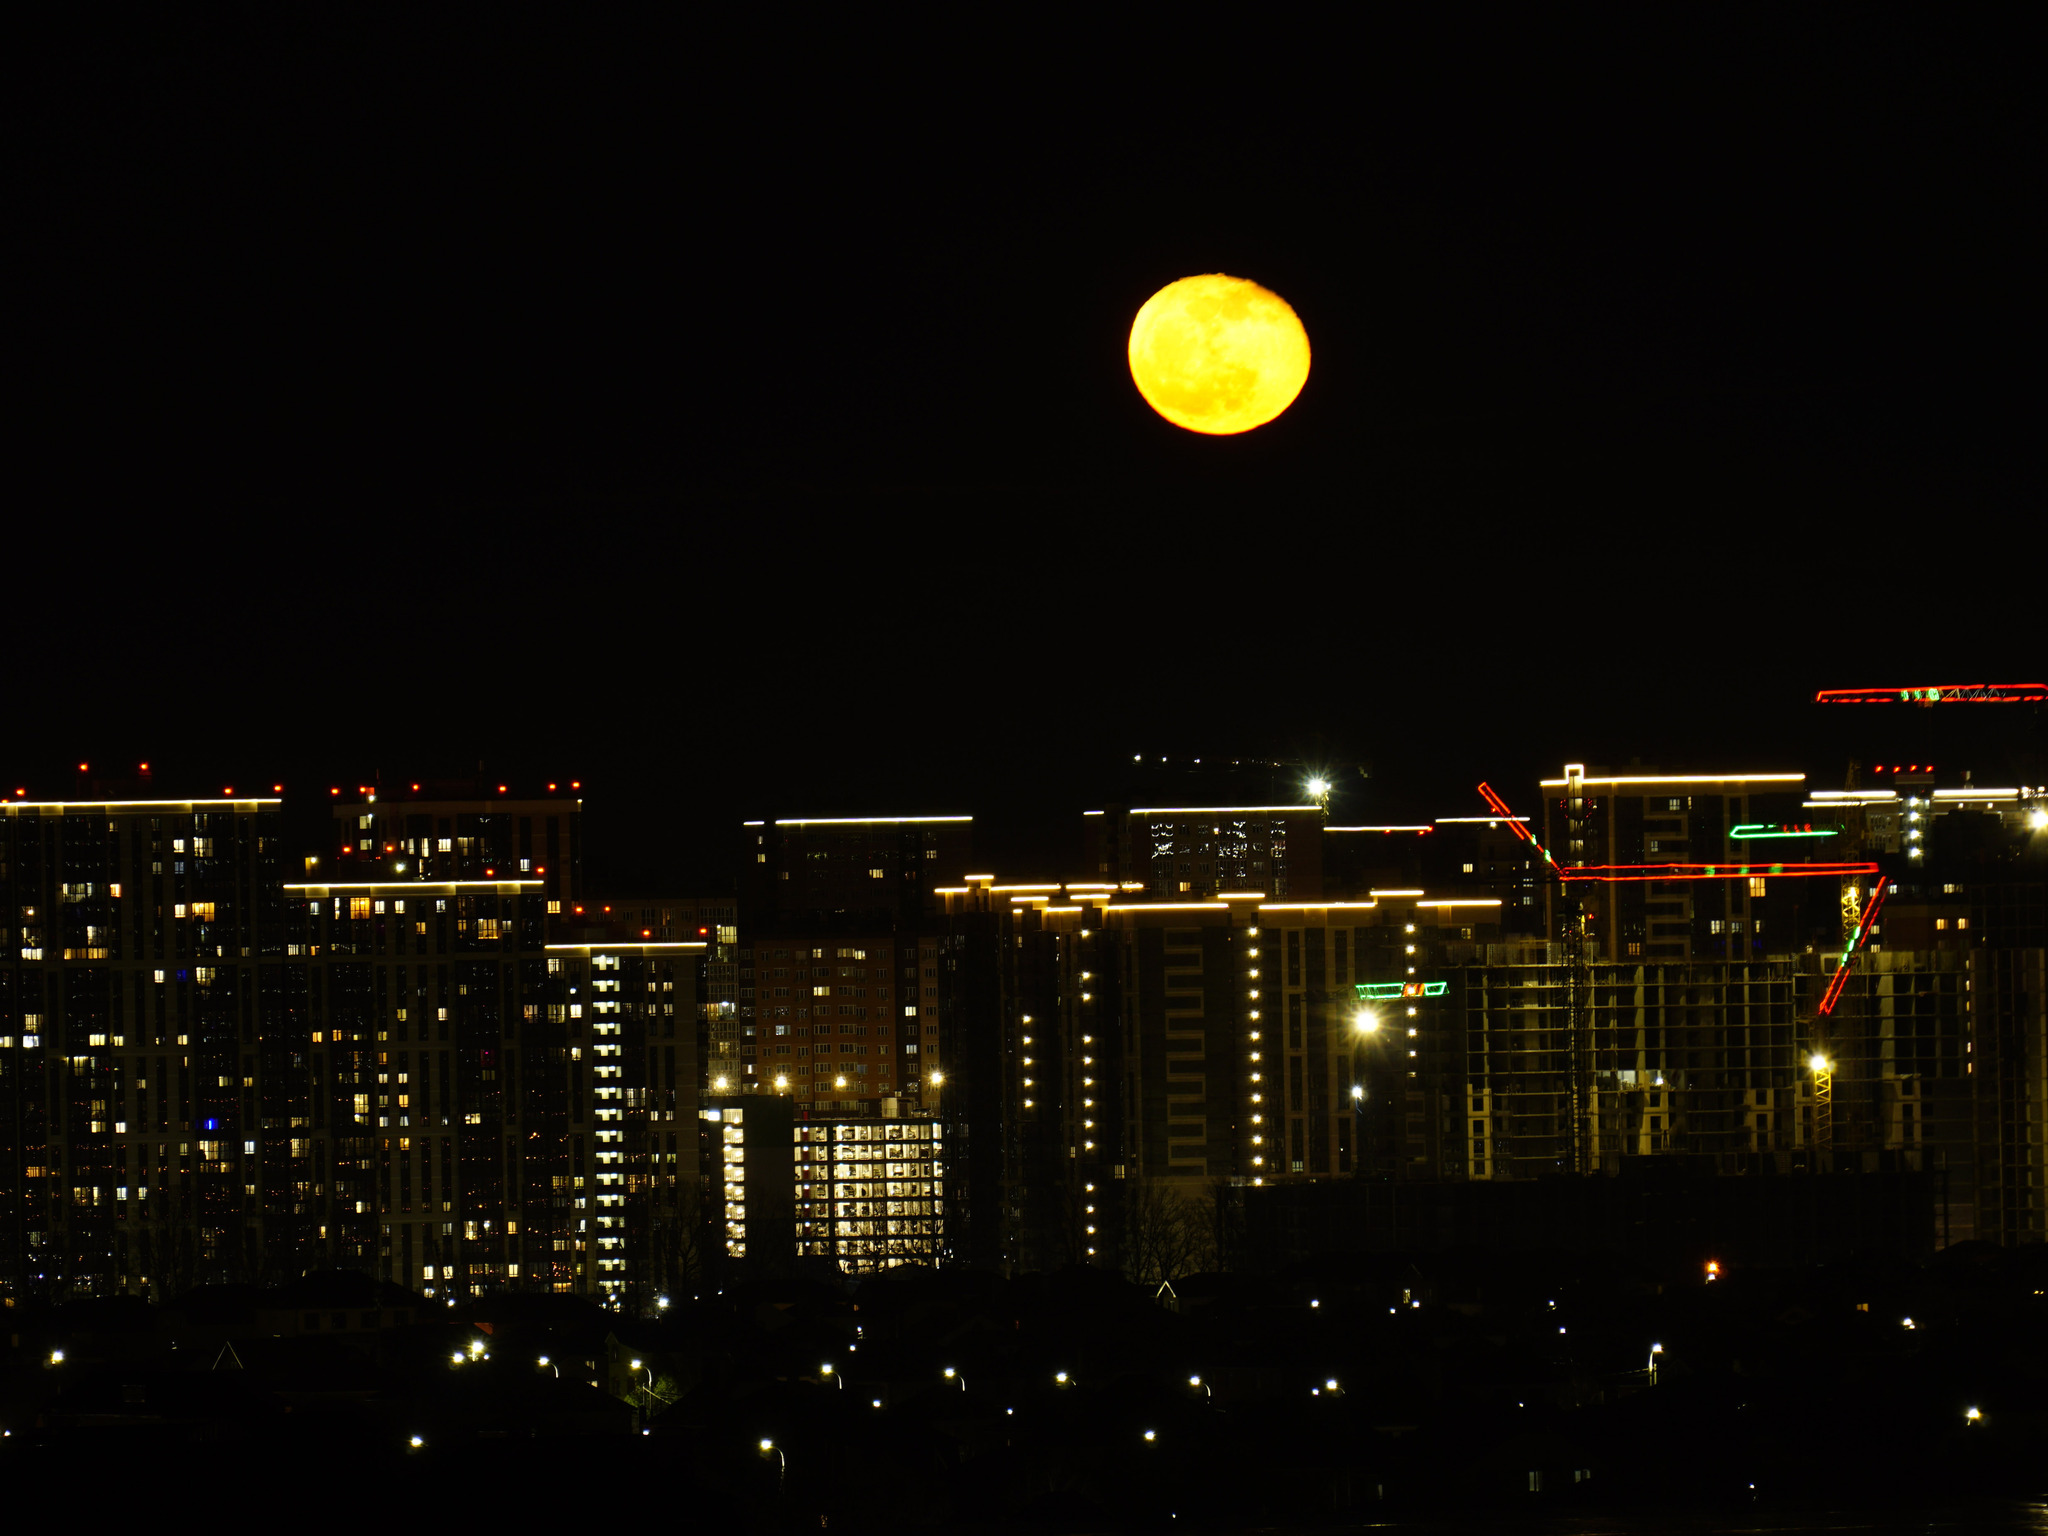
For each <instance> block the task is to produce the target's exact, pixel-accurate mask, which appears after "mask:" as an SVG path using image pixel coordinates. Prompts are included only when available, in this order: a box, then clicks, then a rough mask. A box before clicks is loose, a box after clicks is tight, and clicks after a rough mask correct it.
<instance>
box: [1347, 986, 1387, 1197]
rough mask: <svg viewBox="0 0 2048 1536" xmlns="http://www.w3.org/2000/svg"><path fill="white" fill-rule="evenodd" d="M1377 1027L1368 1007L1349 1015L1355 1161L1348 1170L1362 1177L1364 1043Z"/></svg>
mask: <svg viewBox="0 0 2048 1536" xmlns="http://www.w3.org/2000/svg"><path fill="white" fill-rule="evenodd" d="M1379 1031H1380V1016H1379V1015H1378V1014H1376V1013H1374V1012H1373V1011H1372V1010H1371V1009H1370V1008H1361V1009H1359V1010H1358V1012H1356V1013H1354V1014H1353V1015H1351V1141H1352V1145H1353V1147H1354V1148H1355V1149H1356V1150H1355V1151H1354V1152H1353V1153H1352V1156H1353V1157H1354V1158H1355V1159H1356V1161H1355V1162H1354V1163H1353V1165H1352V1172H1353V1173H1354V1174H1355V1175H1356V1176H1358V1177H1360V1178H1363V1177H1365V1173H1366V1166H1367V1158H1366V1135H1367V1131H1366V1124H1365V1047H1366V1043H1367V1042H1368V1041H1370V1040H1372V1039H1374V1038H1375V1037H1376V1036H1377V1035H1378V1034H1379Z"/></svg>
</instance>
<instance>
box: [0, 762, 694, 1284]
mask: <svg viewBox="0 0 2048 1536" xmlns="http://www.w3.org/2000/svg"><path fill="white" fill-rule="evenodd" d="M0 816H4V823H0V882H4V886H5V895H6V898H7V911H8V913H9V916H10V918H11V919H13V921H11V922H10V923H9V925H8V926H9V931H8V933H7V935H6V937H7V939H8V941H9V942H8V949H9V951H10V952H9V954H8V957H7V964H6V965H5V967H4V969H0V994H4V995H0V1008H4V1017H0V1103H4V1106H5V1110H6V1112H7V1114H8V1117H9V1120H10V1123H11V1129H12V1131H13V1135H12V1136H11V1137H10V1138H9V1140H8V1144H7V1147H6V1150H5V1151H0V1202H4V1207H5V1223H4V1228H0V1285H4V1286H5V1287H6V1288H7V1289H8V1290H9V1291H10V1292H13V1293H21V1292H40V1293H44V1294H54V1295H60V1296H67V1295H106V1294H114V1293H121V1292H127V1293H131V1294H159V1295H160V1294H163V1293H164V1292H165V1291H176V1290H182V1289H185V1288H187V1287H189V1286H191V1285H194V1284H198V1283H203V1282H220V1281H229V1280H236V1281H253V1280H263V1279H277V1278H286V1277H290V1276H293V1275H297V1274H300V1273H303V1272H305V1271H307V1270H310V1269H317V1268H323V1267H328V1266H341V1267H347V1268H356V1269H361V1270H365V1271H367V1272H369V1273H371V1274H374V1275H376V1276H378V1277H379V1278H383V1279H389V1280H394V1281H397V1282H399V1283H402V1284H406V1285H411V1286H422V1287H428V1288H432V1289H433V1290H434V1291H435V1292H436V1293H437V1294H444V1295H464V1294H468V1293H470V1292H471V1291H473V1290H476V1289H479V1288H483V1287H492V1286H514V1287H519V1288H540V1289H552V1290H573V1291H584V1292H589V1293H593V1294H610V1295H619V1294H621V1293H622V1292H623V1290H624V1287H625V1283H626V1276H627V1270H628V1267H629V1264H630V1261H631V1259H632V1257H633V1255H634V1253H635V1252H636V1251H637V1250H636V1245H638V1244H641V1243H642V1242H643V1236H644V1235H645V1234H650V1233H652V1232H653V1231H654V1230H655V1229H656V1228H658V1227H659V1226H660V1225H661V1223H662V1221H664V1220H666V1219H668V1218H667V1217H666V1216H664V1215H663V1214H662V1212H663V1211H664V1210H665V1209H666V1208H667V1207H668V1205H669V1204H672V1202H668V1201H665V1200H664V1199H663V1197H662V1195H661V1193H660V1192H661V1191H663V1190H665V1189H667V1188H668V1187H670V1186H671V1185H673V1184H675V1183H677V1182H678V1181H683V1182H687V1181H689V1180H691V1179H692V1177H693V1175H694V1169H693V1168H691V1167H688V1166H686V1165H685V1164H684V1163H683V1162H681V1161H680V1160H679V1157H680V1154H681V1152H682V1151H683V1150H684V1149H682V1148H681V1147H679V1146H675V1145H670V1144H669V1143H668V1140H667V1139H666V1138H667V1137H668V1136H669V1135H670V1133H668V1132H657V1131H655V1130H650V1129H649V1127H650V1126H651V1125H653V1124H654V1123H655V1122H656V1121H661V1122H662V1123H665V1122H666V1119H667V1117H670V1116H672V1115H673V1114H674V1113H675V1110H676V1106H675V1104H674V1103H673V1102H672V1101H673V1097H674V1095H676V1094H678V1093H682V1094H686V1095H692V1096H693V1095H694V1089H695V1080H696V1072H695V1059H694V1027H693V1026H694V1018H695V1014H696V999H697V995H698V979H697V972H698V969H699V965H700V960H699V957H701V955H702V954H703V952H704V946H702V945H700V944H695V943H691V944H666V945H663V944H650V943H635V944H621V945H614V946H610V947H609V948H606V947H603V946H590V945H584V946H572V947H569V948H566V949H563V950H561V951H550V950H549V949H548V947H547V921H548V914H547V906H548V903H549V900H550V898H548V897H547V895H546V894H545V887H544V885H543V883H542V878H541V877H540V875H539V872H538V871H537V870H536V871H535V873H534V874H533V875H532V876H530V877H528V878H525V879H520V878H513V877H494V878H488V879H480V880H457V879H433V878H424V879H423V878H419V876H418V873H417V872H416V871H411V870H408V871H406V872H405V873H404V874H403V875H402V876H400V877H398V878H395V879H392V880H389V881H380V880H369V881H342V880H333V879H326V880H320V879H316V880H314V881H311V882H302V881H291V880H287V879H285V878H283V877H284V875H285V874H286V871H285V870H284V869H283V867H282V865H283V861H284V854H283V851H282V849H281V848H280V847H279V846H278V839H279V836H280V832H279V829H278V819H279V818H278V802H276V801H275V800H256V799H249V800H241V799H228V798H222V799H219V800H212V801H150V802H129V803H96V804H90V805H75V804H70V803H65V804H34V803H24V802H16V803H13V804H10V805H8V806H7V807H6V809H5V811H4V813H0ZM515 835H516V834H515ZM678 1024H680V1028H678ZM671 1051H673V1052H675V1060H674V1062H673V1064H672V1063H671V1060H670V1052H671ZM678 1074H680V1075H678ZM687 1102H688V1100H686V1103H687ZM658 1138H659V1139H660V1146H659V1148H658V1149H657V1146H656V1141H657V1139H658ZM693 1149H694V1142H693V1143H692V1146H691V1150H692V1151H693ZM664 1181H666V1182H664ZM629 1195H630V1196H631V1197H632V1198H629ZM636 1200H637V1201H638V1202H639V1204H636V1203H635V1202H636ZM642 1204H644V1205H649V1206H651V1207H652V1209H650V1211H648V1212H647V1213H645V1215H644V1216H643V1214H642V1213H641V1211H640V1205H642ZM644 1240H645V1243H646V1244H647V1245H649V1246H651V1245H652V1243H653V1241H654V1240H653V1238H652V1237H651V1236H645V1238H644Z"/></svg>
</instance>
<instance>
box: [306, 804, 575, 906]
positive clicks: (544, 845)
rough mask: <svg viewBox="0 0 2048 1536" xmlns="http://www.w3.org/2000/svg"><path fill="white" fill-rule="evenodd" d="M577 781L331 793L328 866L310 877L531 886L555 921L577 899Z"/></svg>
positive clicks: (323, 858)
mask: <svg viewBox="0 0 2048 1536" xmlns="http://www.w3.org/2000/svg"><path fill="white" fill-rule="evenodd" d="M582 787H583V786H582V784H581V782H580V781H573V780H572V781H569V782H567V783H561V782H557V783H553V784H549V785H547V787H546V792H545V793H544V794H538V795H536V794H526V793H520V792H519V791H517V790H515V789H514V787H513V786H512V785H511V784H509V783H507V784H498V783H491V782H487V781H478V782H476V783H464V784H450V783H445V782H428V781H422V782H419V783H400V784H392V785H373V786H357V787H356V789H354V790H353V791H350V790H346V789H343V788H341V787H339V786H336V787H334V788H332V789H330V791H329V798H330V800H331V801H332V802H333V803H332V811H333V819H334V835H333V844H334V851H333V855H332V858H331V859H330V858H329V857H327V856H325V855H322V856H321V857H320V858H319V860H318V862H317V864H316V865H314V866H312V867H309V868H308V869H307V871H306V878H308V879H313V878H326V879H329V880H348V881H366V880H402V879H415V880H510V879H518V880H534V881H537V882H538V883H539V885H540V889H541V891H542V894H543V895H544V897H545V898H546V900H547V901H549V902H550V903H552V905H551V906H550V907H549V909H548V910H549V912H550V913H552V914H555V915H558V916H559V915H561V914H563V913H565V912H567V911H568V910H569V909H571V908H572V907H574V906H575V905H576V904H577V903H579V902H581V901H582V900H583V801H582V798H581V797H580V795H579V794H578V793H577V792H578V791H580V790H581V789H582Z"/></svg>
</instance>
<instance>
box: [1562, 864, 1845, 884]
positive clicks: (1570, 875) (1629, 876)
mask: <svg viewBox="0 0 2048 1536" xmlns="http://www.w3.org/2000/svg"><path fill="white" fill-rule="evenodd" d="M1877 872H1878V870H1877V866H1876V865H1875V864H1587V865H1580V866H1575V867H1574V868H1571V869H1566V870H1560V871H1559V873H1560V874H1561V875H1563V876H1564V878H1565V879H1567V880H1599V881H1602V882H1604V883H1607V884H1613V883H1615V882H1618V881H1623V880H1751V879H1763V878H1769V879H1772V880H1792V879H1799V878H1806V877H1812V876H1816V875H1833V876H1836V877H1838V878H1839V877H1840V876H1842V875H1874V874H1876V873H1877Z"/></svg>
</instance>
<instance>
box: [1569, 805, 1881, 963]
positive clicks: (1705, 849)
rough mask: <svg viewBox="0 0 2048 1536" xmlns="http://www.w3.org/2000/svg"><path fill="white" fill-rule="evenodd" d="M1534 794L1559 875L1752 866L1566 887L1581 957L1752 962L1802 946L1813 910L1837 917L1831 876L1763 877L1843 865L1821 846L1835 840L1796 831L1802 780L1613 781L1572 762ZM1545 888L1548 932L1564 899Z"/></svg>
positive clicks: (1801, 819)
mask: <svg viewBox="0 0 2048 1536" xmlns="http://www.w3.org/2000/svg"><path fill="white" fill-rule="evenodd" d="M1542 789H1543V795H1544V799H1543V809H1542V814H1541V817H1540V819H1539V822H1538V826H1539V828H1540V830H1539V832H1538V834H1537V840H1538V841H1539V842H1540V843H1541V844H1542V845H1543V846H1544V847H1545V848H1547V849H1548V850H1549V851H1550V853H1551V856H1552V857H1553V858H1555V859H1556V860H1557V862H1558V863H1559V864H1561V865H1563V866H1565V867H1567V868H1571V867H1574V866H1585V867H1587V868H1609V869H1618V867H1620V866H1645V865H1672V864H1689V865H1697V866H1714V867H1717V868H1726V867H1729V866H1734V865H1741V866H1745V867H1749V868H1752V869H1756V868H1759V867H1760V866H1761V867H1762V872H1760V873H1756V874H1754V875H1752V876H1749V877H1746V878H1743V879H1740V880H1735V879H1723V878H1718V877H1717V878H1712V879H1669V880H1658V879H1654V878H1651V877H1650V876H1648V875H1647V874H1641V875H1637V874H1629V875H1628V877H1627V878H1615V879H1611V880H1599V879H1586V880H1574V881H1572V882H1571V884H1570V889H1569V897H1570V899H1572V900H1574V901H1576V902H1578V903H1579V904H1581V905H1582V906H1583V909H1584V913H1585V924H1586V942H1587V947H1588V952H1589V954H1592V955H1595V956H1597V957H1599V958H1601V959H1605V960H1610V961H1622V960H1690V959H1695V958H1697V959H1722V960H1741V959H1759V958H1761V957H1762V956H1764V955H1765V954H1768V953H1784V952H1788V951H1791V950H1794V949H1797V948H1802V947H1803V946H1804V945H1805V943H1806V930H1807V928H1808V926H1809V925H1810V924H1811V923H1812V922H1813V921H1814V920H1815V917H1814V914H1815V913H1816V912H1818V913H1819V914H1820V915H1821V920H1822V921H1823V923H1824V925H1829V924H1833V923H1835V921H1836V913H1837V912H1838V910H1839V907H1840V899H1839V889H1840V881H1839V880H1835V879H1814V878H1805V877H1799V876H1797V875H1773V874H1772V873H1770V870H1769V866H1772V865H1797V864H1806V863H1816V862H1817V863H1833V862H1842V859H1843V855H1840V854H1838V853H1837V852H1835V851H1834V849H1833V846H1832V845H1833V844H1835V843H1836V842H1839V841H1840V839H1837V838H1833V837H1830V836H1824V835H1812V836H1809V835H1807V834H1806V830H1805V829H1806V824H1807V822H1808V821H1809V820H1810V819H1811V818H1810V817H1809V816H1808V814H1807V813H1806V812H1805V811H1804V810H1803V809H1802V806H1803V802H1804V801H1805V800H1806V798H1807V795H1806V775H1805V774H1803V773H1741V774H1662V773H1650V772H1642V773H1638V772H1630V773H1621V774H1615V773H1606V772H1601V771H1597V770H1579V769H1577V768H1576V767H1574V768H1572V769H1568V770H1567V771H1566V773H1565V775H1564V776H1562V777H1559V778H1555V779H1545V780H1543V781H1542ZM1575 807H1576V814H1574V808H1575ZM1623 873H1626V872H1625V871H1624V872H1623ZM1549 890H1550V892H1551V898H1552V899H1551V904H1550V906H1551V910H1550V916H1549V919H1548V924H1547V926H1548V927H1549V929H1550V931H1551V932H1553V933H1555V932H1559V931H1560V925H1561V924H1562V922H1563V920H1564V912H1563V908H1562V907H1560V906H1559V905H1558V903H1559V900H1560V898H1562V897H1564V896H1565V895H1566V892H1565V890H1564V887H1562V886H1561V885H1560V884H1558V883H1555V882H1554V883H1552V885H1551V886H1550V887H1549ZM1781 934H1782V935H1783V938H1781V937H1780V935H1781Z"/></svg>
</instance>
